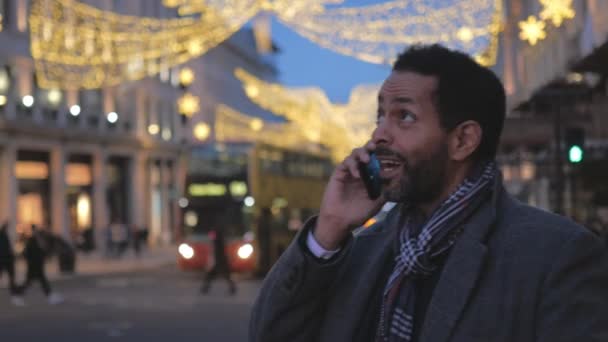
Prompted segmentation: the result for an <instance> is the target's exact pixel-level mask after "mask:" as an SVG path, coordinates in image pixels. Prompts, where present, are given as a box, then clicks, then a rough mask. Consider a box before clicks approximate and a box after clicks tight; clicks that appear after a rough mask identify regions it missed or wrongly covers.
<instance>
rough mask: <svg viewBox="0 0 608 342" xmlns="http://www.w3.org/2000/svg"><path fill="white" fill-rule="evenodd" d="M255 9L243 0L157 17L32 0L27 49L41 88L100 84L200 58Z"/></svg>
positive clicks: (75, 3) (59, 0) (57, 0)
mask: <svg viewBox="0 0 608 342" xmlns="http://www.w3.org/2000/svg"><path fill="white" fill-rule="evenodd" d="M233 12H234V13H238V15H232V13H233ZM255 13H256V11H255V9H252V8H247V7H246V2H242V3H235V6H234V7H233V8H231V10H230V11H226V12H217V11H214V10H213V9H208V10H206V11H205V12H204V13H201V15H200V18H192V17H186V18H176V19H158V18H147V17H135V16H127V15H119V14H116V13H113V12H110V11H103V10H100V9H98V8H95V7H93V6H89V5H86V4H83V3H80V2H78V1H74V0H35V1H33V3H32V7H31V12H30V17H29V23H30V48H31V53H32V56H33V57H34V59H35V61H36V69H37V77H38V81H39V84H40V86H41V87H43V88H61V89H70V88H87V89H90V88H100V87H103V86H112V85H116V84H119V83H121V82H124V81H128V80H138V79H141V78H144V77H146V76H151V75H155V74H157V73H159V72H161V71H167V70H169V69H170V68H171V67H173V66H176V65H180V64H183V63H185V62H187V61H188V60H190V59H192V58H195V57H198V56H200V55H202V54H203V53H205V52H206V51H208V50H209V49H210V48H212V47H214V46H216V45H217V44H219V43H221V42H223V41H224V40H226V39H227V38H228V37H230V36H231V35H232V34H233V33H234V32H236V31H237V30H238V29H240V28H241V27H242V26H243V25H244V24H245V23H246V22H247V21H249V20H250V19H251V17H253V15H254V14H255ZM226 15H228V16H226Z"/></svg>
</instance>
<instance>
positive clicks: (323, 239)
mask: <svg viewBox="0 0 608 342" xmlns="http://www.w3.org/2000/svg"><path fill="white" fill-rule="evenodd" d="M375 148H376V146H375V145H374V144H373V143H372V142H368V143H367V144H366V145H365V147H361V148H356V149H354V150H353V151H352V153H351V154H350V155H349V156H348V157H346V159H344V161H343V162H342V163H341V164H339V165H338V166H337V167H336V169H335V170H334V173H333V174H332V176H331V178H330V179H329V184H328V185H327V188H325V194H324V195H323V201H322V202H321V212H320V214H319V218H318V220H317V226H316V228H315V231H314V237H315V239H316V240H317V241H318V242H319V244H320V245H321V246H322V247H323V248H325V249H328V250H335V249H336V248H338V246H340V244H341V243H342V241H344V239H346V237H347V236H348V234H350V232H351V231H352V230H353V229H355V228H357V227H359V226H361V225H363V224H364V223H365V221H367V220H368V219H369V218H370V217H372V216H373V215H375V214H376V213H377V212H378V211H379V210H380V208H382V205H383V204H384V203H385V202H386V201H385V200H384V198H383V196H380V197H379V198H378V199H376V200H371V199H370V198H369V196H368V195H367V190H366V189H365V185H364V184H363V181H362V180H361V175H360V174H359V169H358V166H359V163H368V162H369V153H370V151H373V150H374V149H375Z"/></svg>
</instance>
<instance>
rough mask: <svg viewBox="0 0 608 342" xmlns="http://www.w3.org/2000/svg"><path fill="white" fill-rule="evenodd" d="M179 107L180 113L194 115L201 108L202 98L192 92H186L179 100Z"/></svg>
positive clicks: (188, 115)
mask: <svg viewBox="0 0 608 342" xmlns="http://www.w3.org/2000/svg"><path fill="white" fill-rule="evenodd" d="M177 107H178V110H179V113H180V114H183V115H185V116H187V117H192V115H194V114H196V113H197V112H198V111H199V110H200V99H199V98H198V96H194V95H192V94H190V93H187V94H184V95H183V96H182V97H180V98H179V99H178V100H177Z"/></svg>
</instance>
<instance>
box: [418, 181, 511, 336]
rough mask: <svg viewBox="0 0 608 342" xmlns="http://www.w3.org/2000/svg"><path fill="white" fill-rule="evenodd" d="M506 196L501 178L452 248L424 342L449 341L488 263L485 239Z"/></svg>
mask: <svg viewBox="0 0 608 342" xmlns="http://www.w3.org/2000/svg"><path fill="white" fill-rule="evenodd" d="M507 196H508V195H507V194H506V192H505V190H504V188H503V186H502V177H501V176H500V175H498V176H497V178H496V181H495V183H494V189H493V191H492V195H491V197H490V200H489V201H487V202H485V203H483V204H482V205H481V207H480V208H479V209H478V210H477V211H476V212H475V213H474V214H473V216H472V217H471V218H470V219H469V220H468V221H467V223H465V224H464V227H463V228H464V230H463V233H462V235H461V236H460V237H459V238H458V240H457V241H456V242H455V244H454V246H453V247H452V251H451V252H450V256H449V257H448V259H447V261H446V264H445V267H444V269H443V272H442V273H441V276H440V278H439V282H438V283H437V286H436V287H435V290H434V292H433V296H432V298H431V302H430V303H429V307H428V309H427V314H426V317H425V320H424V325H423V327H422V331H421V335H420V341H421V342H445V341H448V340H449V337H450V335H451V334H452V331H453V330H454V328H455V326H456V322H457V321H458V319H459V318H460V315H461V314H462V312H463V310H464V308H465V306H466V304H467V302H468V299H469V297H470V295H471V293H472V291H473V289H474V287H475V284H476V282H477V279H478V277H479V274H480V271H481V268H482V266H483V263H484V261H485V256H486V252H487V247H486V245H485V240H486V237H487V236H488V234H489V233H490V232H491V229H492V227H493V226H494V222H495V221H496V217H497V208H498V207H499V206H500V205H501V202H503V201H504V200H505V199H506V198H507Z"/></svg>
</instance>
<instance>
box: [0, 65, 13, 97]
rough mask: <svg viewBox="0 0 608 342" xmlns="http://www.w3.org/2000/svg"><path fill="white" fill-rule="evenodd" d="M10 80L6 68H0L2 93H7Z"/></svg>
mask: <svg viewBox="0 0 608 342" xmlns="http://www.w3.org/2000/svg"><path fill="white" fill-rule="evenodd" d="M10 83H11V81H10V79H9V76H8V72H7V71H6V69H4V68H0V92H2V93H6V92H7V91H8V88H9V87H10Z"/></svg>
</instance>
